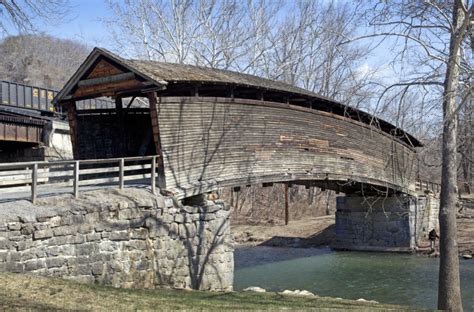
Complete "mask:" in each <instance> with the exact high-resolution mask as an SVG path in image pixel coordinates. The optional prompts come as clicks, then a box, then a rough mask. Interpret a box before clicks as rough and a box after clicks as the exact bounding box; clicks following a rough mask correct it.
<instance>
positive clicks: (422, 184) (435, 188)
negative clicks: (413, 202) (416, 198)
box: [415, 179, 441, 193]
mask: <svg viewBox="0 0 474 312" xmlns="http://www.w3.org/2000/svg"><path fill="white" fill-rule="evenodd" d="M415 189H416V190H417V191H431V192H433V193H439V192H441V184H438V183H435V182H430V181H425V180H421V179H416V182H415Z"/></svg>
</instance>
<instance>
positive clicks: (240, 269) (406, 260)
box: [234, 247, 474, 311]
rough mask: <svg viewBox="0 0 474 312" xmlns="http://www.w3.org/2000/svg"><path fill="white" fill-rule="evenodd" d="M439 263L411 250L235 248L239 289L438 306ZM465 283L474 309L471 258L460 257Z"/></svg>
mask: <svg viewBox="0 0 474 312" xmlns="http://www.w3.org/2000/svg"><path fill="white" fill-rule="evenodd" d="M438 266H439V260H438V259H433V258H428V257H425V256H415V255H406V254H393V253H362V252H333V251H331V250H329V249H311V248H310V249H298V248H272V247H253V248H244V249H237V250H236V253H235V268H236V272H235V282H234V287H235V289H236V290H239V289H242V288H245V287H248V286H260V287H263V288H266V289H269V290H274V291H279V290H283V289H306V290H309V291H312V292H315V293H317V294H319V295H321V296H332V297H341V298H347V299H358V298H364V299H370V300H377V301H379V302H383V303H393V304H405V305H411V306H415V307H422V308H436V302H437V299H436V298H437V279H438ZM461 287H462V291H463V302H464V308H465V310H466V311H471V310H473V311H474V261H472V260H471V261H468V260H467V261H466V260H461Z"/></svg>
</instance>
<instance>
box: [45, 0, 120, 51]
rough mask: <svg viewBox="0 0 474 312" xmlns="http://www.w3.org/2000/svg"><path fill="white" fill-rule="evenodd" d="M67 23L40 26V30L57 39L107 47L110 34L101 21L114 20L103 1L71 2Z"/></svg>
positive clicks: (80, 0) (78, 0) (83, 0)
mask: <svg viewBox="0 0 474 312" xmlns="http://www.w3.org/2000/svg"><path fill="white" fill-rule="evenodd" d="M70 3H71V10H70V14H69V16H68V18H67V19H66V21H63V22H61V23H59V24H58V25H46V24H40V25H38V29H39V30H40V31H43V32H45V33H47V34H50V35H52V36H55V37H60V38H67V39H74V40H78V41H81V42H84V43H86V44H88V45H90V46H103V47H107V38H108V32H107V31H106V29H105V27H104V24H103V22H101V20H103V19H108V18H112V14H111V11H110V10H109V8H108V5H107V4H106V2H105V1H103V0H70Z"/></svg>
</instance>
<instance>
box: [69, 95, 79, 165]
mask: <svg viewBox="0 0 474 312" xmlns="http://www.w3.org/2000/svg"><path fill="white" fill-rule="evenodd" d="M67 119H68V121H69V133H70V137H71V145H72V152H73V156H74V159H77V158H78V157H79V155H78V150H77V147H76V143H77V110H76V102H75V101H71V102H69V103H68V104H67Z"/></svg>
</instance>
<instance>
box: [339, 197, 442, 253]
mask: <svg viewBox="0 0 474 312" xmlns="http://www.w3.org/2000/svg"><path fill="white" fill-rule="evenodd" d="M336 206H337V211H336V240H335V243H334V246H333V247H335V248H339V249H351V250H373V251H401V252H404V251H413V250H414V249H415V248H416V247H417V245H418V243H419V237H420V236H424V235H426V234H427V233H428V232H429V230H430V229H431V228H432V227H433V226H436V220H437V215H438V211H439V208H438V205H437V201H436V200H435V199H434V198H432V197H430V196H428V195H426V196H419V197H414V196H407V195H393V196H378V197H363V196H355V195H350V196H343V197H342V196H341V197H338V198H337V205H336Z"/></svg>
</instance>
